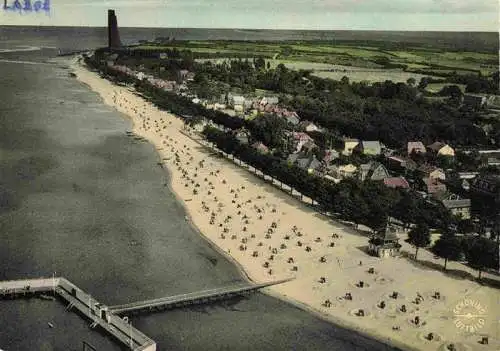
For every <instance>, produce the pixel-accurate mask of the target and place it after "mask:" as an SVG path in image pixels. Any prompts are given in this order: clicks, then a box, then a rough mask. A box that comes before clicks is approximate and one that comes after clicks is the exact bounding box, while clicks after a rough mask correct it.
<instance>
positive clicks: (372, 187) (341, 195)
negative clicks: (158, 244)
mask: <svg viewBox="0 0 500 351" xmlns="http://www.w3.org/2000/svg"><path fill="white" fill-rule="evenodd" d="M204 135H205V137H206V138H207V140H208V141H210V142H212V143H214V144H215V145H216V146H217V147H218V148H219V149H221V150H223V151H225V152H226V153H228V154H233V155H234V156H235V157H237V158H239V159H240V160H242V161H243V162H245V163H247V164H249V165H251V166H253V167H255V168H256V169H259V170H260V171H262V172H264V173H265V174H268V175H270V176H272V177H274V178H275V179H277V180H279V181H280V182H282V183H284V184H287V185H289V186H290V187H292V188H294V189H295V190H297V191H299V192H300V193H301V194H303V195H305V196H307V197H310V198H312V199H314V200H315V201H316V202H317V203H318V204H319V206H320V208H321V209H322V210H323V211H325V212H331V213H337V214H340V215H341V217H342V218H343V219H345V220H348V221H352V222H354V223H357V224H364V225H366V226H368V227H370V228H373V229H375V230H378V229H380V228H382V227H385V225H386V221H387V217H388V216H389V215H390V216H393V217H395V218H398V219H400V220H401V221H402V222H403V223H405V224H406V225H407V224H409V223H414V222H415V221H417V220H419V221H421V222H424V223H427V224H428V225H429V226H430V227H433V228H447V227H448V226H449V225H450V224H451V223H452V222H453V218H452V217H451V215H450V213H449V211H447V210H446V209H445V208H444V207H443V206H441V205H439V204H431V203H429V202H426V201H424V200H423V199H421V198H419V197H418V196H416V195H415V194H412V193H409V192H406V191H400V190H396V189H391V188H387V187H386V186H385V185H384V184H383V183H382V182H378V181H365V182H360V181H358V180H356V179H345V180H343V181H341V182H340V183H338V184H335V183H333V182H331V181H329V180H327V179H325V178H324V177H321V176H318V175H315V174H310V173H308V172H307V171H305V170H303V169H301V168H299V167H296V166H295V165H293V164H288V163H287V162H284V161H283V160H282V159H281V158H279V157H277V156H274V155H270V154H262V153H260V152H258V151H257V150H256V149H255V148H253V147H252V146H250V145H247V144H242V143H240V142H239V140H238V139H236V137H235V136H234V134H232V133H227V132H224V131H221V130H220V129H217V128H214V127H210V126H207V127H205V130H204Z"/></svg>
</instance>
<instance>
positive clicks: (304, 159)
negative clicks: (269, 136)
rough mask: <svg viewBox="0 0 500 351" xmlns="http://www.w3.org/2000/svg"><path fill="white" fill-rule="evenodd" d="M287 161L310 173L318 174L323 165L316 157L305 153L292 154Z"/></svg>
mask: <svg viewBox="0 0 500 351" xmlns="http://www.w3.org/2000/svg"><path fill="white" fill-rule="evenodd" d="M287 161H288V163H289V164H293V165H295V166H297V167H299V168H302V169H304V170H306V171H308V172H309V173H313V172H317V171H318V170H319V169H320V168H321V165H322V163H321V162H320V161H319V160H318V159H317V158H316V156H315V155H313V154H306V153H304V152H294V153H293V154H290V155H289V156H288V158H287Z"/></svg>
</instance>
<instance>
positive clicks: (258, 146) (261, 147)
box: [252, 141, 269, 154]
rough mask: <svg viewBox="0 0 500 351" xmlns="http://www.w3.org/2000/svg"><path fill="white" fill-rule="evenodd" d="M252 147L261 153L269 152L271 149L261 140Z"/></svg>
mask: <svg viewBox="0 0 500 351" xmlns="http://www.w3.org/2000/svg"><path fill="white" fill-rule="evenodd" d="M252 147H253V148H254V149H255V150H257V151H259V152H260V153H261V154H267V153H268V152H269V149H268V147H267V146H266V145H264V144H262V143H261V142H260V141H258V142H256V143H254V144H253V145H252Z"/></svg>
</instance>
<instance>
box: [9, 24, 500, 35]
mask: <svg viewBox="0 0 500 351" xmlns="http://www.w3.org/2000/svg"><path fill="white" fill-rule="evenodd" d="M0 27H37V28H41V27H43V28H108V26H107V25H104V26H71V25H58V26H54V25H50V26H48V25H36V24H26V25H15V24H0ZM118 29H212V30H250V31H260V30H273V31H307V32H313V31H317V32H342V31H345V32H408V33H420V32H424V33H496V34H500V33H499V32H498V31H483V30H466V31H458V30H405V29H400V30H395V29H313V28H236V27H145V26H140V27H137V26H118Z"/></svg>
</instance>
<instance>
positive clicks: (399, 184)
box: [384, 177, 410, 189]
mask: <svg viewBox="0 0 500 351" xmlns="http://www.w3.org/2000/svg"><path fill="white" fill-rule="evenodd" d="M384 184H385V186H387V187H389V188H401V189H410V184H408V181H407V180H406V179H405V178H404V177H388V178H384Z"/></svg>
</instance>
